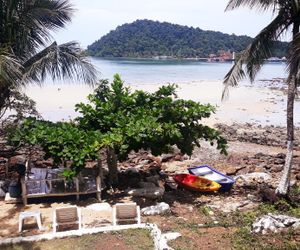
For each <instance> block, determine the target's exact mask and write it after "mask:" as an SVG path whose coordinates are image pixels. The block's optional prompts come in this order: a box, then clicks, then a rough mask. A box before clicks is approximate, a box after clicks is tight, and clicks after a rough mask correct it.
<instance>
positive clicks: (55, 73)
mask: <svg viewBox="0 0 300 250" xmlns="http://www.w3.org/2000/svg"><path fill="white" fill-rule="evenodd" d="M23 66H24V71H25V72H24V78H25V79H26V80H29V81H30V80H31V81H35V82H42V81H43V80H44V79H45V77H46V75H49V76H51V77H52V79H53V80H59V79H71V80H76V81H83V82H85V83H88V84H94V83H95V81H96V77H97V72H96V70H95V68H94V66H93V65H92V64H91V63H90V62H89V60H88V59H87V58H86V57H85V56H84V55H83V53H82V51H81V49H80V48H79V46H78V44H77V43H76V42H69V43H65V44H62V45H57V44H56V42H54V43H52V44H51V45H50V46H48V47H47V48H45V49H44V50H42V51H41V52H39V53H37V54H36V55H34V56H33V57H32V58H30V59H29V60H28V61H26V62H25V63H24V65H23Z"/></svg>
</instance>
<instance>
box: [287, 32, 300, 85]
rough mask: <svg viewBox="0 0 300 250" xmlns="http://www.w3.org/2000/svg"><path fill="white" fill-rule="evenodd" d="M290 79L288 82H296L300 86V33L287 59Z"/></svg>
mask: <svg viewBox="0 0 300 250" xmlns="http://www.w3.org/2000/svg"><path fill="white" fill-rule="evenodd" d="M287 70H288V73H289V75H288V78H287V82H291V81H295V80H296V83H297V86H299V85H300V33H298V34H297V35H296V36H295V37H294V39H293V41H292V45H291V49H290V53H289V55H288V58H287Z"/></svg>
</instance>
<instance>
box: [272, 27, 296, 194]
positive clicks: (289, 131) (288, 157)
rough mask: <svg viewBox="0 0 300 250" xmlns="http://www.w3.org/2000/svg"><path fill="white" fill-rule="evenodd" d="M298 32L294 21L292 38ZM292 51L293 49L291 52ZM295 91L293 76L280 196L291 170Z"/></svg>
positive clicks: (279, 189) (287, 183) (284, 189)
mask: <svg viewBox="0 0 300 250" xmlns="http://www.w3.org/2000/svg"><path fill="white" fill-rule="evenodd" d="M298 33H299V23H298V22H295V23H294V27H293V39H295V38H296V36H297V34H298ZM291 53H293V51H292V52H291ZM296 92H297V78H296V77H295V78H294V79H293V80H292V81H291V82H290V83H289V84H288V93H287V115H286V118H287V119H286V127H287V153H286V158H285V164H284V168H283V173H282V176H281V179H280V182H279V185H278V187H277V189H276V193H277V194H278V195H280V196H286V195H287V194H288V191H289V187H290V177H291V170H292V166H293V152H294V137H295V132H294V102H295V95H296Z"/></svg>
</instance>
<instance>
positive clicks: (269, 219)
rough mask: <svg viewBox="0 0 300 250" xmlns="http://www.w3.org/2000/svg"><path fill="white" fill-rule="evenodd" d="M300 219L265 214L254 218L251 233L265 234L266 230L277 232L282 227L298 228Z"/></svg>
mask: <svg viewBox="0 0 300 250" xmlns="http://www.w3.org/2000/svg"><path fill="white" fill-rule="evenodd" d="M299 227H300V219H298V218H294V217H290V216H286V215H274V214H271V213H269V214H267V215H264V216H262V217H261V218H258V219H256V221H255V222H254V223H253V224H252V232H253V233H262V234H266V233H268V232H272V233H277V232H279V231H281V230H282V229H284V228H299Z"/></svg>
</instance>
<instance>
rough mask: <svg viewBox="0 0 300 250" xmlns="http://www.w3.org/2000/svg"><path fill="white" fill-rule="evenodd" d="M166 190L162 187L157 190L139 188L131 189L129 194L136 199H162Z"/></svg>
mask: <svg viewBox="0 0 300 250" xmlns="http://www.w3.org/2000/svg"><path fill="white" fill-rule="evenodd" d="M164 192H165V189H164V188H161V187H155V188H137V189H131V190H129V191H128V192H127V193H128V194H129V195H132V196H134V197H145V198H150V199H157V198H161V197H162V196H163V195H164Z"/></svg>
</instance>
